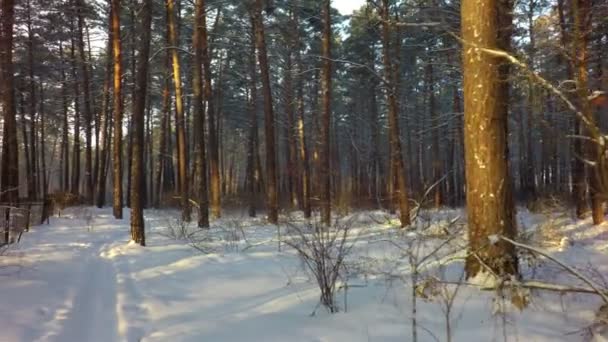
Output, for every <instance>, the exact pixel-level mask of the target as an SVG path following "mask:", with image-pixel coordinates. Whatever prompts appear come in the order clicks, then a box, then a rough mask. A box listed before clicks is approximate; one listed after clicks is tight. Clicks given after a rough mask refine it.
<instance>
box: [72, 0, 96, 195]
mask: <svg viewBox="0 0 608 342" xmlns="http://www.w3.org/2000/svg"><path fill="white" fill-rule="evenodd" d="M83 7H84V1H83V0H77V1H76V8H77V10H76V12H77V14H78V61H79V62H80V72H81V73H82V82H83V84H82V92H83V96H84V103H83V105H84V108H83V114H84V125H85V127H84V131H85V157H84V160H85V161H84V179H85V187H84V198H85V202H86V203H87V204H93V194H94V188H93V161H92V151H93V149H92V139H91V137H92V133H91V132H92V130H91V128H92V126H91V122H92V117H93V112H92V110H91V97H90V85H89V67H88V66H87V61H86V58H85V49H84V25H85V24H84V17H83V14H82V9H83Z"/></svg>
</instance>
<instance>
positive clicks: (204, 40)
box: [200, 1, 222, 218]
mask: <svg viewBox="0 0 608 342" xmlns="http://www.w3.org/2000/svg"><path fill="white" fill-rule="evenodd" d="M201 6H202V8H203V13H205V1H203V2H202V4H201ZM218 16H219V13H218ZM200 20H201V22H200V30H201V32H200V35H201V41H200V44H201V61H202V63H203V75H204V84H203V91H204V97H205V101H206V102H207V117H208V118H209V159H210V160H209V161H210V163H209V166H210V174H209V176H210V181H211V187H210V195H211V215H212V216H213V217H214V218H219V217H220V216H221V215H222V207H221V205H222V203H221V184H220V182H221V180H220V171H219V149H218V134H217V133H218V132H217V127H216V119H218V115H217V114H218V113H219V111H218V113H216V108H215V105H214V101H213V88H212V85H211V54H210V53H209V51H210V49H209V38H208V37H207V16H206V14H205V15H201V17H200ZM218 108H219V107H218Z"/></svg>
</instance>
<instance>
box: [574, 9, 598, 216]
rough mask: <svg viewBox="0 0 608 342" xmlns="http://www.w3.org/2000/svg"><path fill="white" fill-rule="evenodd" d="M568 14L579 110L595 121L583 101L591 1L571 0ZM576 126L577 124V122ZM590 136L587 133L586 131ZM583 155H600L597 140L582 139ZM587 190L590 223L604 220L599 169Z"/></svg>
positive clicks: (595, 157) (595, 158)
mask: <svg viewBox="0 0 608 342" xmlns="http://www.w3.org/2000/svg"><path fill="white" fill-rule="evenodd" d="M572 12H573V13H572V14H573V16H574V30H575V32H574V45H573V48H574V50H573V55H574V56H575V63H576V64H575V65H576V68H575V69H576V90H577V96H578V101H579V105H580V108H581V112H582V113H583V115H584V116H585V117H586V118H587V120H588V121H589V122H590V123H592V124H595V121H596V120H595V116H594V114H593V108H592V107H591V103H590V102H589V101H588V100H587V96H588V95H589V84H588V83H589V73H588V70H587V61H588V58H589V56H588V45H589V44H588V42H589V35H590V34H591V1H590V0H575V1H573V2H572ZM579 125H580V123H579ZM587 135H588V136H590V138H594V137H593V136H592V134H591V132H588V133H587ZM585 145H586V148H585V150H586V152H587V153H585V154H586V155H587V158H588V159H589V160H593V161H598V160H599V158H602V156H601V153H602V147H601V146H600V144H599V142H595V141H592V140H590V141H587V142H585ZM589 171H590V172H589V192H590V195H591V212H592V214H593V215H592V216H593V224H594V225H599V224H601V223H602V222H604V200H603V198H602V194H601V192H602V189H600V182H599V177H600V176H599V172H601V171H600V170H598V169H597V168H595V167H591V168H590V170H589Z"/></svg>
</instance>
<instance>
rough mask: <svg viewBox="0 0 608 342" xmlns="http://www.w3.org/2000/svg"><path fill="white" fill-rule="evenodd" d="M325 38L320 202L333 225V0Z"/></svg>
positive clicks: (326, 9) (326, 10)
mask: <svg viewBox="0 0 608 342" xmlns="http://www.w3.org/2000/svg"><path fill="white" fill-rule="evenodd" d="M322 6H323V7H322V11H323V13H322V17H323V38H322V42H321V54H322V56H323V67H322V69H321V96H322V101H323V102H322V113H321V131H320V133H321V137H320V145H321V146H320V147H321V150H320V152H321V153H320V156H319V185H320V189H319V190H320V193H319V201H320V206H321V223H323V224H324V225H325V226H327V227H329V226H330V225H331V174H330V172H331V168H330V159H331V157H330V150H331V148H330V144H331V141H330V135H331V133H330V127H331V87H332V85H331V72H332V69H331V0H324V2H323V5H322Z"/></svg>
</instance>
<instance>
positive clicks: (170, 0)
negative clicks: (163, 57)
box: [167, 0, 190, 222]
mask: <svg viewBox="0 0 608 342" xmlns="http://www.w3.org/2000/svg"><path fill="white" fill-rule="evenodd" d="M174 7H175V0H167V11H168V29H169V43H170V45H171V46H178V41H177V37H178V36H177V28H176V25H175V13H174ZM171 60H172V65H173V85H174V87H175V132H176V138H177V139H176V141H177V171H178V180H177V182H178V190H179V191H178V192H179V198H180V204H181V208H182V219H183V220H184V221H186V222H190V201H189V191H188V165H187V159H186V158H187V156H186V127H185V124H186V123H185V120H184V104H183V97H182V79H181V70H180V69H181V65H180V60H179V54H178V51H177V49H171Z"/></svg>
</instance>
